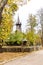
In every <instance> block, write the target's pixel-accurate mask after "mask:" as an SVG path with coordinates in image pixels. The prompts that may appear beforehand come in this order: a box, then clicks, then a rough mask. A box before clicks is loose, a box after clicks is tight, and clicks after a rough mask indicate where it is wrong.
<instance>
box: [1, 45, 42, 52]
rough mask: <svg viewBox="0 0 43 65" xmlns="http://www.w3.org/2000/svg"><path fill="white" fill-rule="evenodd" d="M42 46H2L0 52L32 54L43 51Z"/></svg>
mask: <svg viewBox="0 0 43 65" xmlns="http://www.w3.org/2000/svg"><path fill="white" fill-rule="evenodd" d="M41 48H42V47H41V46H35V47H34V46H30V47H28V46H23V47H22V46H2V47H1V48H0V52H31V51H34V50H39V49H41Z"/></svg>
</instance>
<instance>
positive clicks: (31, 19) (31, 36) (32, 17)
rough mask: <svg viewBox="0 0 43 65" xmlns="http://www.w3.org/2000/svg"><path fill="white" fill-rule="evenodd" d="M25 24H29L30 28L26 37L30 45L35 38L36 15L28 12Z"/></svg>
mask: <svg viewBox="0 0 43 65" xmlns="http://www.w3.org/2000/svg"><path fill="white" fill-rule="evenodd" d="M27 24H28V26H30V28H29V29H28V32H27V35H26V38H27V40H28V41H29V42H30V44H31V45H34V43H35V39H36V36H35V32H34V28H35V27H36V26H37V21H36V16H35V15H32V14H30V16H29V20H28V23H27Z"/></svg>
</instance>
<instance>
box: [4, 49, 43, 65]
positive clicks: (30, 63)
mask: <svg viewBox="0 0 43 65" xmlns="http://www.w3.org/2000/svg"><path fill="white" fill-rule="evenodd" d="M4 65H43V50H40V51H37V52H33V53H31V54H28V55H26V56H24V57H21V58H17V59H16V60H13V61H10V62H8V63H5V64H4Z"/></svg>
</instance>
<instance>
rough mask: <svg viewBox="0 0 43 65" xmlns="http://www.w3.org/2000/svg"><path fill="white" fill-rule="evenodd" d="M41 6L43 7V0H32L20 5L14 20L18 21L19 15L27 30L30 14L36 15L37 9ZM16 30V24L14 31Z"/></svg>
mask: <svg viewBox="0 0 43 65" xmlns="http://www.w3.org/2000/svg"><path fill="white" fill-rule="evenodd" d="M24 2H26V0H24ZM40 8H43V0H30V1H29V2H27V3H26V4H25V5H23V6H19V9H18V11H17V12H16V14H15V16H14V20H15V21H16V22H17V17H18V15H19V18H20V22H21V23H22V31H23V32H26V28H27V19H28V16H29V14H31V13H32V14H34V15H35V14H37V11H38V10H39V9H40ZM39 26H40V25H39ZM38 28H39V27H38ZM15 30H16V27H15V24H14V27H13V31H15Z"/></svg>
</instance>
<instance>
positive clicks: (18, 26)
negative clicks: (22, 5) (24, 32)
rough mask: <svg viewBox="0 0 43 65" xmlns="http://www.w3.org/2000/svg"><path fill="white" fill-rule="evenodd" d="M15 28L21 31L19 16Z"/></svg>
mask: <svg viewBox="0 0 43 65" xmlns="http://www.w3.org/2000/svg"><path fill="white" fill-rule="evenodd" d="M16 30H18V31H21V22H20V19H19V16H18V19H17V23H16Z"/></svg>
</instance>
